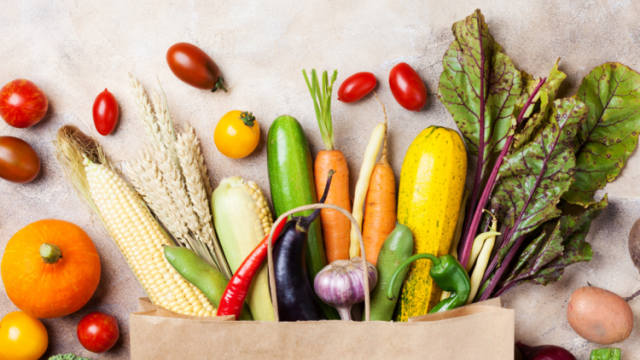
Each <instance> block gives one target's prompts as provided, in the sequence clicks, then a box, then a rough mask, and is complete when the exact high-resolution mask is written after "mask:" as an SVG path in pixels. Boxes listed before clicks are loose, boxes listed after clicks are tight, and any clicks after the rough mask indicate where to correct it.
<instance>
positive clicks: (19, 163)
mask: <svg viewBox="0 0 640 360" xmlns="http://www.w3.org/2000/svg"><path fill="white" fill-rule="evenodd" d="M38 173H40V158H38V154H36V152H35V150H33V148H32V147H31V145H29V144H28V143H27V142H26V141H24V140H22V139H18V138H16V137H13V136H0V178H1V179H4V180H7V181H11V182H14V183H18V184H24V183H28V182H29V181H31V180H33V179H35V178H36V176H38Z"/></svg>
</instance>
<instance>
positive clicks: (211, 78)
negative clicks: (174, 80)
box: [167, 42, 227, 92]
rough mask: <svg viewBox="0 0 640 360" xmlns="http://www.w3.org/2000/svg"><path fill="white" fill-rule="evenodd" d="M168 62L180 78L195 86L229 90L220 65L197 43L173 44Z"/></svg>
mask: <svg viewBox="0 0 640 360" xmlns="http://www.w3.org/2000/svg"><path fill="white" fill-rule="evenodd" d="M167 63H168V64H169V68H170V69H171V71H172V72H173V74H174V75H175V76H177V77H178V79H180V80H182V81H184V82H186V83H187V84H189V85H191V86H193V87H196V88H198V89H203V90H211V91H212V92H213V91H216V90H217V89H222V90H224V91H225V92H226V91H227V89H226V88H225V87H224V79H223V78H222V73H220V69H218V65H216V63H214V62H213V60H212V59H211V57H210V56H209V55H207V54H206V53H205V52H204V51H202V50H201V49H200V48H199V47H197V46H195V45H192V44H189V43H184V42H182V43H177V44H175V45H173V46H172V47H170V48H169V50H168V51H167Z"/></svg>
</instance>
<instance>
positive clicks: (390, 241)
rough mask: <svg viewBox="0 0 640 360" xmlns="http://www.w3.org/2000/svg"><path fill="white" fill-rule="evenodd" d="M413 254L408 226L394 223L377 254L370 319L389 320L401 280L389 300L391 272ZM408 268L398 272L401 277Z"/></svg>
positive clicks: (396, 299) (396, 284)
mask: <svg viewBox="0 0 640 360" xmlns="http://www.w3.org/2000/svg"><path fill="white" fill-rule="evenodd" d="M411 255H413V235H412V234H411V230H409V228H408V227H406V226H404V225H402V224H396V228H395V229H394V230H393V231H392V232H391V234H389V236H388V237H387V239H386V240H385V241H384V244H383V245H382V248H380V253H379V254H378V263H377V265H376V268H377V270H378V284H377V285H376V287H375V288H374V289H373V291H372V292H371V321H391V319H392V317H393V311H394V309H395V308H396V303H397V302H398V295H399V294H400V289H401V288H402V281H397V282H396V283H395V286H394V289H393V294H394V295H395V296H394V299H393V300H389V298H388V297H387V291H388V289H389V284H390V282H391V278H392V277H393V273H394V272H395V271H396V269H397V268H398V267H399V266H400V264H402V263H403V262H404V261H405V260H407V259H408V258H410V257H411ZM408 272H409V268H406V269H405V270H403V273H402V274H399V275H400V277H401V278H402V279H404V277H405V276H407V273H408Z"/></svg>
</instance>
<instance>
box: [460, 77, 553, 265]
mask: <svg viewBox="0 0 640 360" xmlns="http://www.w3.org/2000/svg"><path fill="white" fill-rule="evenodd" d="M545 81H547V79H546V78H542V79H540V82H539V83H538V85H537V86H536V88H535V89H534V90H533V92H531V95H530V96H529V98H528V99H527V102H526V103H525V105H524V107H523V108H522V110H521V111H520V114H518V118H517V121H516V126H517V125H520V123H522V121H523V119H524V114H525V113H526V112H527V109H529V106H531V104H532V103H533V99H534V98H535V97H536V95H537V94H538V91H539V90H540V87H542V85H543V84H544V83H545ZM482 134H483V128H482V127H481V128H480V136H481V137H482ZM514 136H515V134H511V135H510V136H509V137H508V138H507V141H506V142H505V144H504V146H503V147H502V151H501V152H500V156H499V157H498V160H497V161H496V164H495V165H494V166H493V170H492V171H491V175H490V176H489V180H488V181H487V185H486V186H485V188H484V191H483V192H482V196H481V197H480V201H479V202H478V203H477V205H476V206H475V211H474V212H473V220H472V221H471V225H470V227H469V231H468V232H466V234H467V235H466V237H465V241H464V243H463V245H462V251H461V255H462V256H461V258H460V264H462V266H467V262H468V261H469V256H470V255H471V248H472V247H473V240H474V239H475V238H476V234H477V232H478V226H479V225H480V221H481V220H482V214H483V210H484V208H485V206H486V205H487V202H488V201H489V197H490V196H491V193H493V189H494V187H495V186H496V183H497V180H498V173H499V170H500V167H501V166H502V162H503V160H504V157H505V156H506V155H507V153H508V152H509V149H510V148H511V144H512V143H513V139H514ZM478 154H480V149H478ZM480 159H481V158H480V155H478V161H479V162H480V161H481V160H480ZM481 172H482V171H481V168H480V167H479V168H478V169H477V170H476V183H477V182H478V174H480V173H481ZM480 179H481V178H480ZM475 185H476V184H474V190H475ZM472 205H473V203H472Z"/></svg>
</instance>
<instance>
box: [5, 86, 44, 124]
mask: <svg viewBox="0 0 640 360" xmlns="http://www.w3.org/2000/svg"><path fill="white" fill-rule="evenodd" d="M47 109H49V100H47V97H46V96H45V95H44V93H43V92H42V90H40V88H39V87H37V86H36V84H34V83H32V82H31V81H29V80H25V79H17V80H13V81H11V82H9V83H7V84H6V85H5V86H4V87H3V88H2V89H0V117H2V118H3V119H4V121H5V122H6V123H7V124H9V125H11V126H13V127H16V128H21V129H23V128H28V127H30V126H33V125H35V124H37V123H39V122H40V120H42V118H43V117H44V115H45V114H46V113H47Z"/></svg>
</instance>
